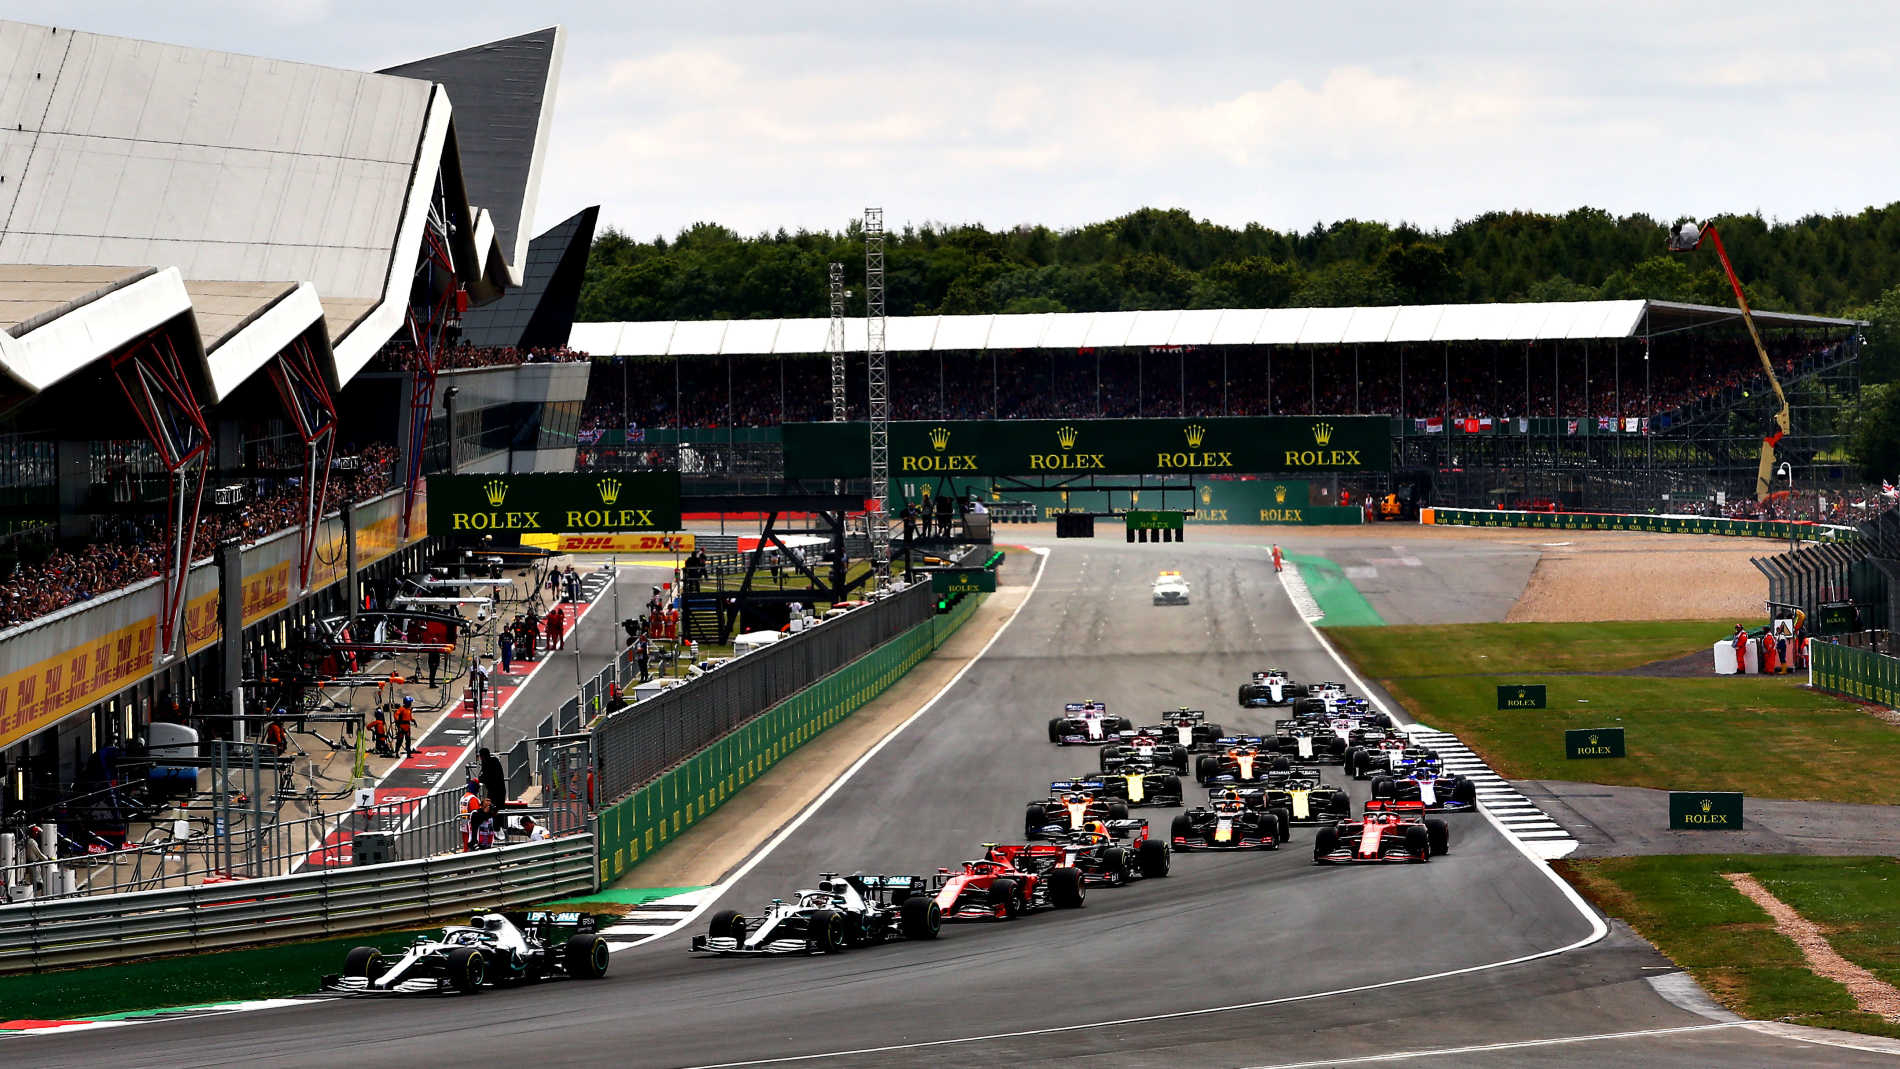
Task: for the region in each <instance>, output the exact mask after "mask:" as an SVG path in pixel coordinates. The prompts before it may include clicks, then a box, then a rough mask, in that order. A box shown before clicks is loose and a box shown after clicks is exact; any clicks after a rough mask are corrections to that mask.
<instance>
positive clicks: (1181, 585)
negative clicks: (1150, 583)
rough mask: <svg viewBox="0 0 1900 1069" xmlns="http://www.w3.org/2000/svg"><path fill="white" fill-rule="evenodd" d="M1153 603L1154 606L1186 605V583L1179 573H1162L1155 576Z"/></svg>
mask: <svg viewBox="0 0 1900 1069" xmlns="http://www.w3.org/2000/svg"><path fill="white" fill-rule="evenodd" d="M1154 602H1155V604H1156V605H1186V604H1187V603H1188V583H1187V580H1186V579H1183V578H1181V573H1180V572H1162V573H1161V574H1160V575H1158V576H1155V585H1154Z"/></svg>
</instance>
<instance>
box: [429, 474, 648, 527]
mask: <svg viewBox="0 0 1900 1069" xmlns="http://www.w3.org/2000/svg"><path fill="white" fill-rule="evenodd" d="M679 525H680V476H679V472H676V471H614V472H598V473H594V472H585V473H583V472H561V473H548V474H538V475H431V476H430V477H429V533H430V534H436V535H450V536H454V535H470V534H477V535H479V534H494V535H498V536H499V535H504V534H505V535H512V536H519V535H523V534H561V533H564V532H571V531H586V532H598V533H600V534H619V533H623V532H647V531H674V530H678V529H679Z"/></svg>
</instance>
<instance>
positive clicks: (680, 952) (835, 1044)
mask: <svg viewBox="0 0 1900 1069" xmlns="http://www.w3.org/2000/svg"><path fill="white" fill-rule="evenodd" d="M1160 567H1178V568H1180V569H1181V570H1182V571H1183V572H1185V573H1186V574H1187V576H1188V578H1189V579H1190V581H1191V582H1192V584H1193V590H1194V600H1193V603H1192V604H1191V605H1189V606H1186V607H1176V608H1160V607H1154V606H1151V605H1150V604H1149V601H1148V596H1147V595H1148V585H1149V583H1150V582H1151V581H1152V579H1153V576H1154V572H1155V570H1156V569H1157V568H1160ZM1045 568H1046V573H1045V574H1044V575H1043V577H1042V579H1041V581H1040V585H1039V588H1038V589H1037V590H1036V592H1035V593H1034V594H1033V595H1032V596H1031V597H1030V598H1029V600H1028V601H1027V602H1026V603H1025V606H1024V608H1023V609H1022V611H1021V613H1020V615H1019V617H1018V618H1017V619H1015V620H1014V621H1013V622H1012V623H1011V624H1010V625H1009V626H1008V627H1007V628H1006V629H1005V630H1004V631H1003V632H1002V634H1001V635H1000V637H999V639H998V641H997V642H996V643H995V644H994V645H993V646H992V647H991V648H990V650H989V652H988V653H987V654H986V655H985V656H983V657H982V658H981V659H979V660H978V661H976V662H974V664H973V665H972V666H971V668H970V669H969V671H968V672H967V673H966V674H965V675H964V676H963V677H962V678H961V679H959V680H958V681H956V682H955V683H953V684H952V685H951V687H950V688H949V689H948V691H947V692H946V693H945V694H944V696H943V697H942V698H941V700H939V701H937V702H936V703H935V705H934V706H932V707H930V708H929V709H928V710H927V711H926V712H924V713H923V714H922V715H921V716H920V717H919V718H918V719H917V720H916V721H915V722H914V723H912V724H911V725H910V726H909V727H908V728H907V729H906V730H904V731H903V732H902V733H901V734H899V735H897V736H895V737H893V738H892V739H891V740H890V741H889V742H888V743H887V744H886V745H885V746H884V747H883V748H882V750H881V751H879V752H877V753H876V754H875V755H873V756H872V757H870V758H869V759H868V760H866V761H865V762H864V763H863V764H862V766H861V767H860V768H859V769H858V771H857V773H856V774H855V775H854V776H853V777H851V778H850V779H849V780H848V782H846V783H844V785H843V786H842V787H840V788H839V789H838V790H836V791H835V792H834V793H833V794H832V796H831V797H830V798H829V799H827V800H823V801H821V803H820V804H819V805H818V807H817V808H816V809H815V810H814V811H812V812H811V814H810V815H809V818H808V819H806V820H805V821H804V822H803V823H802V824H801V825H799V826H797V827H796V829H795V830H793V831H791V832H790V833H789V834H788V835H786V836H785V837H784V839H783V841H782V842H781V843H780V844H779V845H778V846H777V847H776V848H775V849H774V850H772V852H771V853H770V854H769V855H767V856H766V857H764V858H763V860H761V861H759V863H758V864H756V865H755V866H754V867H753V868H752V869H751V871H749V872H748V873H747V874H746V875H745V876H744V877H743V878H741V879H739V880H738V881H736V883H735V884H734V885H733V886H732V887H731V888H730V889H729V890H728V892H727V893H726V894H725V896H724V897H723V899H722V900H721V901H720V903H719V904H718V906H717V907H716V908H725V907H728V906H730V907H732V908H739V909H742V910H745V911H747V912H749V913H756V912H757V910H758V908H759V907H760V906H761V905H762V904H764V902H765V901H766V900H767V899H769V898H771V897H773V896H774V895H783V894H785V893H786V892H789V891H791V890H793V889H795V888H797V887H800V886H808V885H809V884H810V882H811V880H812V879H813V878H814V876H815V874H816V873H817V872H818V871H819V870H821V869H840V870H845V871H850V870H852V869H859V868H862V869H865V870H870V871H879V870H881V871H886V872H910V871H918V872H929V871H931V870H932V869H934V868H935V867H936V866H938V865H945V864H950V863H953V862H955V861H957V860H960V859H963V858H967V857H971V856H974V855H976V854H977V853H978V852H979V848H978V844H979V843H980V842H982V841H984V840H1002V841H1010V840H1012V839H1014V838H1015V837H1016V836H1017V835H1018V834H1019V833H1020V830H1021V827H1022V812H1023V805H1024V803H1025V802H1026V801H1028V800H1029V799H1031V798H1033V797H1036V796H1037V795H1038V794H1039V793H1042V792H1043V790H1044V789H1045V788H1046V785H1047V782H1048V781H1049V780H1050V779H1051V778H1052V777H1056V776H1060V775H1066V774H1072V773H1074V772H1078V771H1082V770H1085V769H1088V768H1091V767H1093V766H1094V764H1095V759H1096V755H1095V753H1094V751H1093V750H1091V749H1087V748H1082V747H1074V748H1067V749H1062V748H1058V747H1055V746H1052V745H1050V744H1049V743H1048V742H1047V741H1046V734H1045V724H1046V721H1047V718H1048V717H1049V716H1050V715H1051V712H1052V711H1053V710H1056V709H1059V707H1060V706H1061V704H1062V703H1063V702H1065V701H1073V700H1076V699H1079V698H1083V697H1100V698H1102V699H1104V700H1106V701H1107V702H1109V704H1110V708H1111V709H1112V710H1114V711H1117V712H1128V713H1130V714H1133V715H1134V716H1135V717H1136V718H1137V719H1138V720H1139V719H1144V718H1145V717H1144V714H1148V713H1154V712H1158V711H1160V710H1162V709H1164V708H1168V707H1172V706H1178V705H1184V704H1186V705H1193V706H1199V707H1204V708H1206V709H1208V710H1209V714H1210V717H1211V718H1216V719H1218V720H1220V721H1221V722H1223V723H1224V724H1225V725H1226V726H1227V727H1228V728H1229V729H1230V730H1235V731H1238V730H1245V729H1249V728H1266V727H1268V726H1269V721H1270V720H1271V717H1272V715H1273V714H1272V711H1270V710H1261V711H1256V712H1251V713H1247V714H1242V713H1241V712H1240V711H1239V710H1237V709H1236V708H1235V707H1234V705H1233V694H1234V689H1235V686H1236V684H1237V683H1238V681H1239V680H1241V679H1243V678H1244V677H1245V676H1246V673H1247V672H1248V671H1250V670H1252V669H1256V668H1262V667H1266V666H1268V665H1277V666H1280V667H1284V668H1287V669H1288V670H1290V671H1291V672H1293V673H1294V675H1295V676H1296V677H1297V678H1301V679H1324V678H1336V677H1338V676H1339V675H1340V672H1339V670H1338V668H1337V666H1336V665H1335V664H1334V663H1333V662H1332V661H1331V659H1330V658H1329V657H1328V655H1327V654H1326V653H1325V651H1324V650H1323V649H1322V648H1321V647H1320V646H1319V644H1318V643H1317V642H1316V641H1315V640H1314V638H1313V637H1312V635H1311V634H1310V633H1309V632H1308V630H1307V629H1306V627H1305V626H1304V625H1303V624H1302V623H1301V622H1300V620H1299V619H1298V618H1297V616H1296V615H1295V614H1294V612H1293V610H1292V607H1291V605H1290V603H1289V602H1288V601H1287V599H1286V597H1285V595H1284V593H1283V592H1282V591H1281V589H1280V587H1279V586H1278V584H1277V582H1276V581H1275V579H1274V577H1273V575H1272V573H1271V569H1270V568H1268V567H1266V566H1265V565H1264V560H1263V556H1262V553H1261V552H1260V550H1259V549H1257V548H1249V547H1244V546H1239V545H1231V544H1229V545H1204V544H1193V543H1190V544H1188V545H1186V546H1171V547H1165V548H1163V547H1155V546H1127V547H1124V546H1121V545H1118V544H1112V543H1106V542H1097V543H1095V544H1093V545H1090V546H1088V547H1086V548H1078V547H1076V546H1075V545H1074V544H1073V543H1063V544H1058V545H1056V546H1055V548H1054V550H1053V552H1052V553H1051V555H1050V556H1049V557H1048V558H1047V563H1046V565H1045ZM1354 793H1355V795H1356V796H1357V797H1359V798H1361V799H1363V797H1364V793H1365V788H1364V787H1363V785H1361V786H1357V787H1356V788H1355V790H1354ZM1199 794H1200V792H1199V791H1198V790H1197V789H1195V788H1193V787H1190V788H1189V797H1190V799H1191V800H1192V799H1193V798H1195V797H1197V796H1198V795H1199ZM1136 813H1137V815H1145V816H1148V817H1149V819H1150V820H1151V821H1154V822H1155V823H1156V824H1157V825H1158V827H1160V828H1162V829H1165V827H1166V822H1167V819H1168V817H1169V816H1171V811H1168V810H1153V809H1148V810H1137V811H1136ZM1451 819H1452V820H1453V821H1454V827H1453V831H1452V834H1453V838H1452V849H1451V853H1450V855H1449V856H1446V857H1443V858H1440V859H1437V860H1435V861H1433V862H1431V863H1430V864H1428V865H1407V866H1400V865H1390V866H1368V867H1345V868H1317V867H1315V866H1313V864H1312V863H1311V862H1312V855H1311V846H1310V844H1311V842H1312V834H1313V833H1312V831H1311V829H1306V828H1300V829H1296V831H1295V833H1294V842H1293V843H1292V844H1291V845H1290V846H1289V847H1287V848H1285V849H1283V850H1281V851H1279V852H1275V853H1264V852H1263V853H1237V854H1225V855H1208V854H1191V855H1177V856H1176V858H1175V863H1174V870H1173V875H1171V876H1170V877H1168V878H1166V879H1161V880H1148V881H1142V882H1139V883H1137V884H1135V885H1134V886H1132V887H1128V888H1121V889H1114V890H1110V889H1091V890H1090V893H1089V896H1088V902H1087V906H1086V907H1085V908H1084V909H1081V910H1078V911H1051V912H1048V913H1043V914H1039V915H1035V916H1031V917H1027V918H1024V919H1021V920H1018V921H1014V922H988V923H967V924H959V925H953V926H947V927H946V932H945V935H944V937H943V938H942V939H940V940H938V941H936V942H932V943H922V944H918V943H904V942H897V943H893V944H890V945H888V946H885V947H882V948H876V949H868V950H861V951H855V952H851V953H847V954H843V955H838V956H833V957H785V958H772V959H765V960H733V959H718V958H707V959H700V958H693V957H691V956H689V955H688V954H687V953H686V934H687V933H686V932H679V933H676V934H674V935H671V936H668V937H666V938H663V939H659V940H655V941H653V942H650V943H647V944H642V945H641V946H639V947H636V948H633V949H630V950H628V951H625V952H622V953H619V954H616V955H615V956H614V960H613V967H612V970H611V972H610V975H609V976H608V978H607V979H606V980H604V981H601V982H598V983H579V982H568V983H553V984H548V985H544V986H541V987H537V988H532V989H526V990H521V991H514V992H492V993H488V994H484V995H481V996H477V997H470V998H436V999H423V1000H377V1001H331V1002H318V1003H311V1004H307V1005H304V1006H299V1007H295V1008H290V1009H285V1010H270V1011H263V1012H258V1013H249V1014H236V1015H230V1016H223V1017H209V1018H197V1019H193V1020H189V1021H180V1022H176V1023H165V1022H161V1023H157V1024H152V1025H145V1026H140V1027H138V1028H132V1029H123V1030H117V1031H100V1032H87V1033H78V1034H73V1035H70V1036H65V1037H47V1038H46V1039H44V1040H40V1041H37V1042H35V1043H33V1045H31V1046H30V1047H25V1048H22V1051H23V1052H24V1053H25V1054H26V1060H24V1061H23V1064H27V1063H29V1062H30V1064H33V1065H35V1066H55V1065H75V1066H90V1067H105V1066H119V1065H124V1066H150V1065H258V1064H270V1065H274V1066H304V1065H310V1066H325V1067H335V1066H353V1067H354V1066H373V1065H405V1066H414V1065H425V1064H426V1065H476V1064H480V1065H537V1064H541V1065H569V1064H572V1065H632V1066H702V1065H730V1064H735V1063H737V1064H753V1063H763V1064H779V1063H781V1062H782V1061H783V1060H785V1059H800V1060H799V1061H793V1062H791V1063H790V1064H824V1065H861V1066H879V1067H888V1066H892V1065H917V1064H922V1063H924V1062H926V1061H939V1060H952V1061H954V1062H955V1063H957V1064H979V1065H982V1064H1011V1065H1016V1064H1081V1063H1087V1064H1089V1065H1092V1066H1290V1065H1308V1064H1310V1065H1335V1064H1346V1065H1350V1064H1384V1063H1396V1062H1403V1063H1405V1064H1418V1065H1427V1066H1431V1065H1446V1066H1452V1065H1457V1066H1474V1065H1475V1066H1519V1065H1553V1066H1554V1065H1572V1064H1576V1063H1577V1062H1579V1061H1582V1060H1586V1059H1587V1060H1589V1061H1590V1062H1592V1063H1594V1064H1596V1065H1606V1066H1650V1065H1655V1064H1658V1063H1661V1062H1664V1061H1666V1060H1668V1061H1675V1062H1679V1063H1681V1064H1696V1065H1707V1064H1722V1065H1724V1066H1752V1065H1789V1064H1812V1063H1814V1062H1816V1061H1820V1062H1824V1063H1826V1064H1831V1065H1858V1064H1867V1065H1875V1064H1878V1065H1891V1064H1893V1062H1892V1059H1891V1057H1890V1056H1887V1055H1880V1054H1875V1053H1864V1052H1859V1051H1854V1050H1849V1049H1843V1048H1835V1047H1820V1046H1813V1045H1809V1044H1806V1043H1801V1042H1797V1041H1793V1040H1788V1039H1782V1038H1778V1037H1773V1036H1767V1035H1762V1034H1760V1033H1757V1032H1755V1031H1752V1030H1750V1029H1748V1028H1746V1027H1743V1026H1741V1025H1737V1024H1717V1023H1713V1022H1711V1021H1710V1020H1709V1019H1708V1018H1705V1017H1702V1016H1699V1015H1696V1014H1693V1013H1690V1012H1688V1011H1686V1010H1682V1009H1678V1008H1677V1007H1675V1006H1674V1005H1672V1004H1670V1003H1669V1002H1667V1001H1665V1000H1663V999H1662V998H1661V997H1659V996H1658V995H1657V994H1655V992H1654V990H1653V989H1652V988H1651V987H1650V986H1649V984H1648V983H1647V982H1646V978H1647V977H1650V976H1655V975H1658V974H1659V973H1662V972H1666V971H1668V970H1669V968H1670V967H1669V965H1668V962H1667V961H1666V960H1664V959H1662V958H1661V957H1660V956H1659V955H1657V954H1656V953H1655V951H1653V950H1652V949H1651V948H1649V947H1648V946H1647V945H1646V944H1644V943H1642V942H1641V941H1640V940H1637V939H1635V938H1633V937H1631V936H1629V935H1627V934H1626V933H1624V934H1619V933H1617V932H1615V931H1612V932H1611V934H1610V935H1609V936H1608V937H1607V938H1604V939H1601V940H1598V941H1595V942H1592V943H1589V944H1588V945H1585V946H1582V947H1580V948H1578V949H1572V950H1570V951H1568V952H1565V953H1560V954H1554V955H1553V954H1550V952H1552V951H1557V950H1559V949H1560V948H1563V947H1566V946H1569V945H1571V944H1576V943H1579V942H1580V941H1583V940H1587V939H1588V938H1589V937H1590V935H1591V934H1592V932H1593V930H1594V926H1593V924H1592V923H1591V921H1589V920H1587V919H1586V918H1585V917H1584V916H1583V915H1581V914H1580V913H1579V912H1578V910H1577V909H1576V908H1575V907H1574V906H1573V905H1572V904H1571V903H1570V902H1569V900H1568V899H1567V898H1566V896H1565V895H1564V894H1563V892H1562V891H1561V890H1560V889H1559V888H1558V887H1557V886H1556V885H1555V884H1554V883H1553V882H1552V881H1551V880H1550V879H1549V878H1548V877H1547V876H1546V875H1545V873H1544V872H1543V871H1542V870H1541V869H1540V868H1538V867H1537V866H1535V865H1533V864H1532V863H1531V862H1530V861H1528V860H1527V859H1526V858H1525V857H1524V856H1523V855H1522V854H1520V853H1518V852H1517V850H1516V849H1515V848H1514V847H1512V846H1511V845H1510V844H1509V843H1508V842H1507V841H1506V840H1504V839H1503V838H1502V837H1501V836H1500V835H1499V834H1498V833H1497V832H1495V831H1494V830H1493V829H1492V827H1491V825H1490V824H1489V823H1488V821H1486V820H1485V818H1484V817H1483V816H1482V815H1479V814H1475V813H1474V814H1464V815H1459V816H1454V817H1452V818H1451ZM694 927H695V928H697V927H699V925H694ZM1539 954H1543V955H1547V956H1544V957H1538V958H1534V959H1533V960H1528V961H1523V962H1519V963H1517V964H1505V965H1498V964H1496V963H1500V962H1509V961H1512V960H1514V959H1518V958H1527V957H1530V956H1532V955H1539ZM1439 974H1450V975H1439ZM1434 975H1436V976H1437V978H1435V979H1420V980H1413V982H1405V981H1408V980H1412V978H1419V977H1427V976H1434ZM313 979H314V978H313ZM1355 988H1357V989H1359V990H1351V989H1355ZM1435 1052H1436V1053H1435Z"/></svg>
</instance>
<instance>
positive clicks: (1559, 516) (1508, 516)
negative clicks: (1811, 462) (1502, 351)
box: [1418, 508, 1859, 542]
mask: <svg viewBox="0 0 1900 1069" xmlns="http://www.w3.org/2000/svg"><path fill="white" fill-rule="evenodd" d="M1418 522H1420V523H1430V524H1441V525H1442V524H1451V525H1454V526H1459V527H1545V528H1550V529H1552V530H1559V531H1647V532H1652V533H1655V534H1711V535H1734V536H1739V537H1743V538H1781V539H1785V538H1788V537H1790V536H1792V537H1796V538H1802V539H1806V540H1809V541H1814V542H1847V541H1852V540H1853V539H1855V538H1858V537H1859V532H1857V531H1855V530H1854V529H1853V528H1852V527H1836V526H1832V525H1829V524H1820V523H1789V522H1785V521H1781V520H1728V519H1721V518H1718V517H1714V516H1647V515H1626V514H1620V513H1607V512H1513V511H1509V510H1505V509H1447V508H1432V509H1426V510H1423V511H1421V512H1420V513H1419V519H1418Z"/></svg>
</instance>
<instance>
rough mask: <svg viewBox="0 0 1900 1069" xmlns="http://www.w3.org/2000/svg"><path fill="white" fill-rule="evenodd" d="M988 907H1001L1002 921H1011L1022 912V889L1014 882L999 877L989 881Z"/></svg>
mask: <svg viewBox="0 0 1900 1069" xmlns="http://www.w3.org/2000/svg"><path fill="white" fill-rule="evenodd" d="M990 906H991V907H992V908H994V907H997V906H1001V907H1002V909H1003V919H1004V920H1006V921H1013V920H1015V919H1016V918H1017V917H1019V916H1021V915H1022V912H1023V889H1022V887H1021V885H1019V884H1018V883H1017V882H1016V881H1015V880H1012V879H1010V878H1008V877H1006V876H1005V877H999V878H997V879H995V880H992V881H990Z"/></svg>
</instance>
